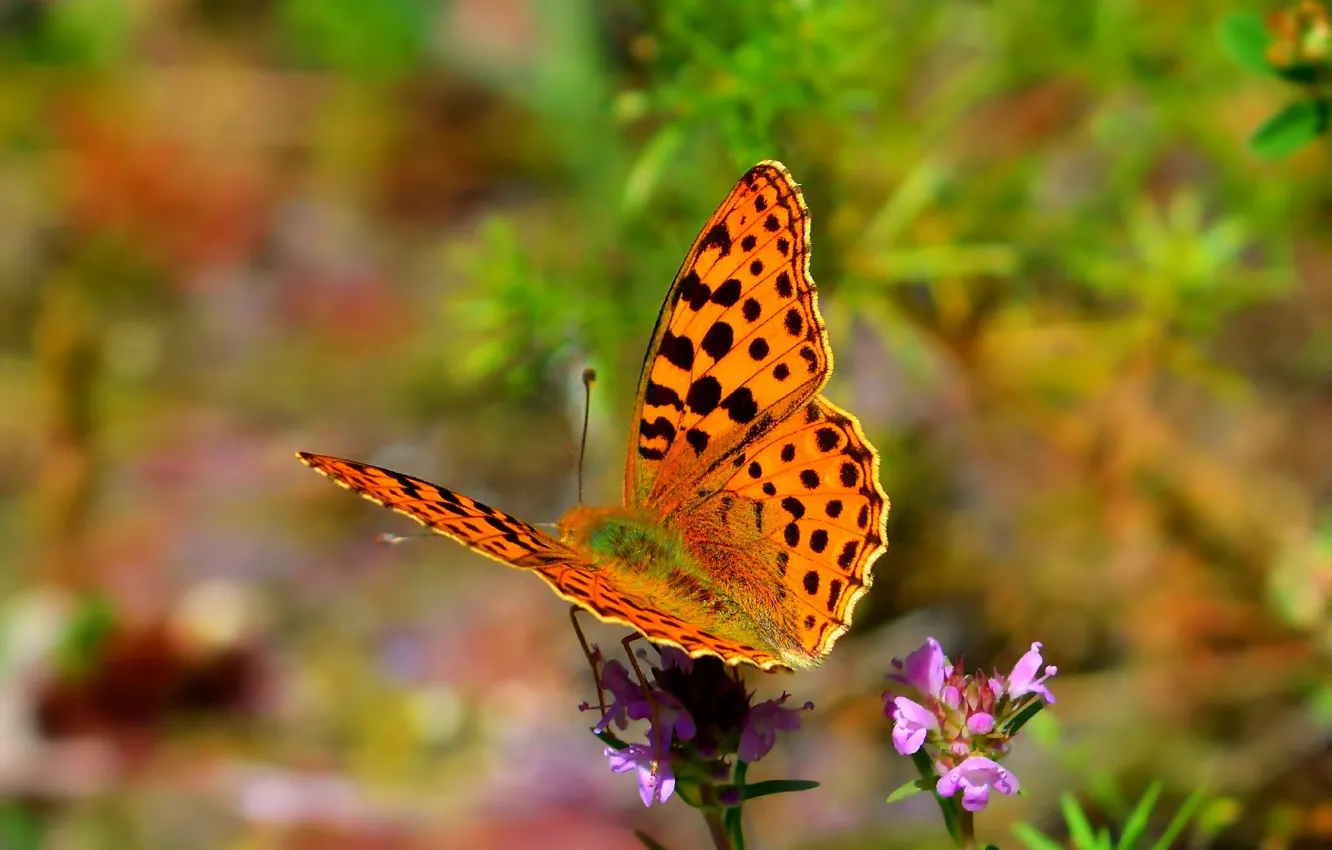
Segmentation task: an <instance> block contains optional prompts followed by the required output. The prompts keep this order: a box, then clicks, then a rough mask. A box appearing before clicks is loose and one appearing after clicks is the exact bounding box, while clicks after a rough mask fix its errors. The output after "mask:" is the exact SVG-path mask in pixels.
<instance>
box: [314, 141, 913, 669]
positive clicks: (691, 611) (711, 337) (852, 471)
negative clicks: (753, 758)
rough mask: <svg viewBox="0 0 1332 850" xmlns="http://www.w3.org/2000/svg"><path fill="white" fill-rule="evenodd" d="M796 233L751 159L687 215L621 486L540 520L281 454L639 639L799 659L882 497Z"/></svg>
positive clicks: (854, 566) (744, 658)
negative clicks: (839, 380)
mask: <svg viewBox="0 0 1332 850" xmlns="http://www.w3.org/2000/svg"><path fill="white" fill-rule="evenodd" d="M809 252H810V247H809V210H808V208H807V207H806V206H805V202H804V198H803V197H802V196H801V193H800V188H799V186H798V185H797V184H796V183H795V181H794V180H793V179H792V177H791V174H790V172H788V171H787V170H786V167H785V166H783V165H782V164H781V163H779V162H776V161H771V160H770V161H766V162H761V163H759V164H758V165H756V166H754V167H753V168H751V169H750V170H749V171H748V172H747V173H746V174H745V175H744V176H743V177H742V178H741V179H740V182H739V183H737V184H736V186H735V188H734V189H732V190H731V193H730V194H729V195H728V196H727V197H726V200H725V201H723V202H722V204H721V206H720V207H718V208H717V211H716V212H714V213H713V214H712V217H711V218H709V219H708V221H707V223H706V224H705V225H704V226H703V229H702V230H701V231H700V232H699V235H698V238H697V239H695V240H694V244H693V247H691V248H690V249H689V254H688V255H687V256H686V257H685V260H684V263H683V264H682V265H681V266H680V269H679V271H678V272H677V273H676V276H675V282H674V283H673V284H672V285H671V288H670V291H669V292H668V293H667V295H666V301H665V303H664V304H663V305H662V308H661V312H660V313H659V315H658V317H657V325H656V330H655V331H654V332H653V335H652V341H651V342H650V343H649V345H648V348H647V354H646V356H645V357H644V359H643V369H642V373H641V376H640V378H639V383H638V397H637V402H636V404H635V407H634V413H633V416H632V418H631V420H630V421H631V423H632V425H631V433H630V437H629V457H628V461H627V463H626V468H625V484H624V504H623V505H621V506H619V507H589V506H585V505H579V506H577V507H575V508H573V509H572V510H570V511H569V513H568V514H566V515H565V516H564V518H563V519H561V520H560V522H559V524H558V529H559V533H558V537H557V536H553V535H550V534H547V533H545V532H544V531H542V530H540V529H538V528H537V527H535V526H534V525H532V524H530V523H527V522H524V521H522V520H520V519H516V518H515V517H512V516H510V515H508V514H506V513H504V512H503V511H500V510H497V509H496V508H492V507H490V506H488V505H484V504H482V503H480V502H478V501H476V500H474V499H469V498H467V497H466V496H464V495H461V494H459V493H455V492H454V491H452V490H447V489H445V488H443V487H440V486H438V485H436V484H430V483H428V482H426V481H422V480H420V479H418V478H413V477H411V476H409V475H403V474H402V473H399V472H393V471H391V470H388V469H382V468H380V467H376V466H371V465H369V464H365V463H359V462H357V461H353V460H343V459H341V458H335V457H329V456H326V455H318V454H308V453H305V452H300V453H298V455H297V456H298V457H299V458H300V459H301V460H302V461H304V462H305V463H306V464H307V465H309V466H310V467H312V468H313V469H314V470H315V471H317V472H320V473H322V474H324V475H326V476H328V477H329V478H331V479H333V481H335V482H336V483H338V484H339V485H341V486H343V487H345V488H347V489H348V490H352V491H354V492H356V493H359V494H360V495H362V496H364V497H365V498H367V499H369V500H370V501H372V502H375V503H376V504H379V505H382V506H383V507H386V508H390V509H392V510H394V511H397V512H398V513H400V514H404V515H406V516H408V517H411V518H412V519H414V520H416V521H417V522H419V523H421V524H422V525H424V526H426V527H427V528H429V529H430V530H431V531H434V532H437V533H439V534H442V535H444V536H446V537H450V538H452V539H454V540H456V541H458V542H459V543H462V544H463V545H464V546H466V547H468V548H469V549H472V550H473V551H475V552H478V553H480V554H482V555H485V556H486V557H488V558H491V559H493V560H496V561H499V562H501V563H503V564H507V565H509V566H511V567H516V568H518V569H521V570H527V571H530V572H533V573H535V574H536V575H538V576H540V577H541V578H542V579H544V580H545V581H546V583H547V584H549V585H550V586H551V588H552V589H554V591H555V593H556V594H558V595H559V596H560V597H562V598H563V599H565V600H568V601H569V602H573V603H574V604H576V605H578V606H580V607H581V608H584V609H586V610H587V611H590V612H591V613H592V614H594V615H595V616H596V617H597V618H598V619H600V620H603V621H605V622H609V623H617V624H622V625H625V626H628V627H630V628H632V629H636V630H637V631H638V632H640V633H641V634H642V635H643V636H644V637H646V638H647V639H648V640H649V641H651V642H653V643H655V644H657V645H662V646H671V647H676V648H678V649H681V650H683V651H684V652H686V653H688V654H689V655H690V656H691V657H695V658H697V657H700V656H709V655H710V656H716V657H718V658H720V659H721V660H722V661H724V662H725V663H727V664H729V665H738V664H742V663H748V664H753V665H755V666H756V667H759V668H760V669H764V670H770V669H774V668H784V669H797V668H806V667H813V666H815V665H817V664H819V663H821V662H822V660H823V659H824V657H826V656H827V655H828V653H829V652H830V651H831V650H832V647H833V644H834V643H836V641H837V639H838V638H839V637H841V636H842V635H843V634H844V633H845V632H846V631H847V629H848V628H850V625H851V613H852V611H853V610H854V608H855V606H856V602H857V601H859V600H860V598H861V597H862V596H863V595H864V594H865V593H866V591H868V589H869V586H870V579H871V567H872V565H873V563H874V561H875V559H877V558H878V556H879V555H880V554H881V553H882V552H883V551H884V550H885V548H886V547H885V544H884V540H885V523H886V521H887V516H888V497H887V496H886V495H885V493H884V492H883V489H882V487H881V486H880V485H879V475H878V473H879V456H878V454H877V453H876V452H875V451H874V448H873V447H872V446H871V445H870V444H869V441H868V440H867V439H866V438H865V434H864V433H863V431H862V430H861V427H860V423H859V422H858V421H857V420H856V418H855V417H854V416H852V415H850V414H849V413H847V412H845V411H843V410H842V409H840V408H839V407H837V406H836V405H835V404H833V403H832V402H830V401H829V400H828V399H826V398H824V397H823V395H822V394H821V393H820V390H822V388H823V386H824V385H825V384H826V383H827V381H828V377H829V375H830V374H831V373H832V366H833V356H832V349H831V348H830V347H829V345H828V337H827V332H826V330H825V328H824V324H823V318H822V316H820V314H819V308H818V297H817V295H816V293H815V287H814V281H813V279H812V278H811V277H810V275H809Z"/></svg>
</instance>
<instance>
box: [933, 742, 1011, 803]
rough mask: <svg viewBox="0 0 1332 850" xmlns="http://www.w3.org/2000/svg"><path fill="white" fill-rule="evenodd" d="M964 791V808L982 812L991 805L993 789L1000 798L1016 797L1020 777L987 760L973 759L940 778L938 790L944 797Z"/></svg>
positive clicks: (982, 757) (975, 757)
mask: <svg viewBox="0 0 1332 850" xmlns="http://www.w3.org/2000/svg"><path fill="white" fill-rule="evenodd" d="M959 788H961V789H962V808H964V809H966V810H967V811H969V812H979V811H980V810H981V809H984V808H985V804H986V803H988V802H989V801H990V789H991V788H993V789H994V790H996V791H998V792H999V793H1000V794H1016V793H1017V790H1018V781H1017V777H1016V776H1014V775H1013V774H1011V773H1009V772H1008V771H1007V770H1005V769H1004V768H1002V767H1000V766H999V763H998V762H996V761H994V760H992V759H987V758H985V757H984V756H972V757H971V758H969V759H967V760H966V761H964V762H962V763H961V764H959V765H958V766H957V767H955V768H953V769H952V770H950V771H948V772H947V773H945V774H944V775H943V776H941V777H939V781H938V783H937V784H936V785H935V790H936V791H938V792H939V796H941V797H951V796H953V795H954V794H956V793H957V790H958V789H959Z"/></svg>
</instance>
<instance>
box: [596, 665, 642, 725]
mask: <svg viewBox="0 0 1332 850" xmlns="http://www.w3.org/2000/svg"><path fill="white" fill-rule="evenodd" d="M601 687H602V688H603V689H604V690H607V691H609V692H610V695H611V697H612V700H611V704H610V705H609V706H608V707H607V708H606V716H605V717H603V718H601V720H600V721H598V722H597V725H596V726H593V727H592V731H593V732H598V733H600V732H605V731H606V729H607V728H608V727H609V726H610V724H611V723H612V722H614V723H615V725H616V726H618V727H620V728H621V729H623V728H625V727H626V726H628V725H629V721H630V720H641V719H643V718H644V717H647V716H648V715H649V714H650V713H651V708H650V706H649V704H648V701H647V695H646V694H644V693H643V687H642V686H641V685H640V684H638V683H637V682H635V681H634V680H633V679H630V678H629V671H628V670H626V669H625V668H624V665H623V664H621V663H620V662H618V661H608V662H607V663H606V666H605V667H604V668H602V671H601Z"/></svg>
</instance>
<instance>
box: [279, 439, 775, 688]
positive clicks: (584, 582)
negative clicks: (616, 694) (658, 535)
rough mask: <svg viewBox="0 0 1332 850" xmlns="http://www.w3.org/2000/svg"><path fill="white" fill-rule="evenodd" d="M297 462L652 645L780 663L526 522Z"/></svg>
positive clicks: (431, 489)
mask: <svg viewBox="0 0 1332 850" xmlns="http://www.w3.org/2000/svg"><path fill="white" fill-rule="evenodd" d="M296 456H297V457H299V458H300V459H301V462H302V463H304V464H305V465H307V466H309V467H310V468H311V469H313V470H315V471H316V472H318V473H320V474H321V475H324V476H326V477H328V478H330V479H332V480H333V481H334V482H335V483H336V484H338V486H340V487H343V488H345V489H347V490H351V491H352V492H354V493H357V494H359V495H361V496H362V497H364V498H366V499H368V500H370V501H372V502H374V503H375V504H377V505H380V506H382V507H385V508H388V509H390V510H392V511H395V512H397V513H400V514H402V515H403V516H406V517H409V518H411V519H413V520H415V521H416V522H419V523H420V524H421V525H423V526H425V527H426V528H429V529H430V530H431V531H434V532H436V533H438V534H442V535H444V536H446V537H449V538H452V539H453V540H456V541H457V542H459V543H461V544H463V545H464V546H466V547H467V548H469V549H471V550H472V551H474V552H477V553H479V554H481V555H485V556H486V557H487V558H490V559H492V560H495V561H499V562H500V563H502V564H507V565H508V566H512V567H517V568H519V569H529V570H531V571H533V572H535V573H536V574H537V575H539V576H541V578H542V579H543V580H545V582H546V583H547V584H549V585H550V586H551V588H552V589H553V590H554V591H555V593H556V594H558V595H559V596H560V597H561V598H563V599H565V600H566V601H569V602H573V603H575V604H577V605H579V606H580V607H582V608H585V609H586V610H588V611H590V612H592V613H593V614H595V615H596V616H597V617H598V618H600V619H602V620H604V621H606V622H611V623H619V624H621V625H624V626H628V627H629V628H632V629H637V630H638V631H640V632H642V633H643V634H644V636H646V637H647V638H648V639H649V640H651V641H653V642H655V643H659V644H666V645H669V646H675V647H678V648H680V649H682V650H684V651H685V652H687V653H690V654H691V655H703V654H722V655H723V657H738V656H739V655H741V654H744V655H746V656H749V657H750V660H752V661H753V662H754V663H756V664H758V665H759V666H764V667H771V666H774V665H776V664H777V663H778V660H777V659H776V658H775V657H774V656H772V655H771V654H770V653H765V652H763V651H762V650H757V649H755V648H753V647H750V646H746V645H743V644H739V643H736V642H734V641H729V640H726V639H725V638H721V637H718V636H716V635H711V634H709V633H707V632H706V631H700V630H699V629H698V628H697V627H696V626H693V625H691V624H689V623H685V622H683V621H682V620H680V619H679V618H678V617H674V616H672V615H670V614H667V613H665V612H662V611H657V610H654V609H653V607H652V605H651V603H650V602H649V601H648V600H646V599H643V598H641V597H638V596H635V595H634V594H632V593H629V592H626V591H625V590H624V589H622V588H620V587H619V586H618V585H617V583H616V581H615V578H614V576H613V575H611V574H609V573H607V572H605V571H601V570H598V569H597V568H596V566H595V565H594V564H593V563H592V562H591V561H589V560H588V559H587V558H586V557H585V556H584V555H583V554H581V553H580V552H578V551H577V550H575V549H573V548H571V547H569V546H566V545H565V544H563V543H561V542H560V541H559V540H556V539H555V538H554V537H551V536H550V535H548V534H546V533H545V532H543V531H541V530H540V529H538V528H535V527H534V526H532V525H531V524H529V523H526V522H523V521H522V520H520V519H517V518H515V517H513V516H510V515H509V514H507V513H505V512H503V511H501V510H498V509H496V508H492V507H490V506H489V505H484V504H482V503H481V502H478V501H476V500H475V499H469V498H467V497H466V496H463V495H461V494H459V493H455V492H453V491H452V490H447V489H445V488H443V487H439V486H437V485H435V484H431V483H430V482H428V481H422V480H421V479H419V478H413V477H412V476H410V475H404V474H403V473H401V472H394V471H393V470H390V469H384V468H382V467H378V466H371V465H370V464H367V463H360V462H359V461H354V460H345V459H343V458H337V457H330V456H328V455H319V454H311V453H309V452H297V455H296Z"/></svg>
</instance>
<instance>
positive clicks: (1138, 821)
mask: <svg viewBox="0 0 1332 850" xmlns="http://www.w3.org/2000/svg"><path fill="white" fill-rule="evenodd" d="M1160 796H1161V782H1160V780H1157V781H1156V782H1153V783H1152V784H1151V786H1150V787H1149V788H1148V789H1147V791H1146V793H1144V794H1143V795H1142V799H1141V800H1139V801H1138V805H1136V806H1134V807H1133V811H1132V812H1131V813H1130V814H1129V816H1128V820H1127V821H1125V822H1124V831H1123V833H1122V834H1121V835H1120V836H1119V850H1133V847H1134V846H1135V845H1136V844H1137V843H1138V840H1139V839H1140V838H1142V835H1143V833H1144V832H1146V831H1147V823H1148V821H1149V820H1150V818H1151V816H1152V809H1153V808H1155V807H1156V801H1157V800H1158V799H1159V798H1160Z"/></svg>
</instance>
